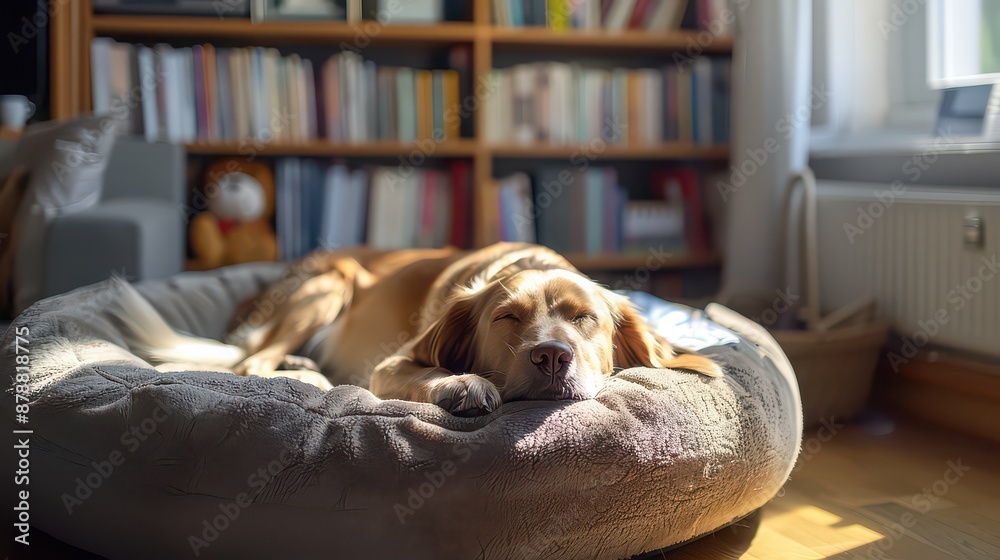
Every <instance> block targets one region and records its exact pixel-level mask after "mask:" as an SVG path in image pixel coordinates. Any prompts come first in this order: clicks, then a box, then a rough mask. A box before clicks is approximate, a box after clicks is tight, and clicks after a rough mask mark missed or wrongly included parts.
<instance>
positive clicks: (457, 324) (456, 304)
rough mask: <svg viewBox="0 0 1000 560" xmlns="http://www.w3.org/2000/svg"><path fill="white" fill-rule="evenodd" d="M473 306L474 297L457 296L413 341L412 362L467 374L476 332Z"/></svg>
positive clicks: (469, 295) (469, 369) (470, 367)
mask: <svg viewBox="0 0 1000 560" xmlns="http://www.w3.org/2000/svg"><path fill="white" fill-rule="evenodd" d="M475 303H476V295H475V294H461V295H458V296H456V297H454V298H453V299H451V300H450V301H449V302H448V303H447V304H446V305H445V309H444V313H443V314H442V316H441V318H440V319H438V320H437V321H435V322H433V323H431V325H430V326H428V327H427V329H425V330H424V332H422V333H420V334H419V335H418V336H417V339H416V340H415V341H414V345H413V359H414V361H415V362H417V363H420V364H425V365H427V366H434V367H443V368H445V369H447V370H449V371H452V372H454V373H469V372H470V371H471V370H472V363H473V348H472V345H473V341H474V340H475V332H476V320H475V317H476V315H475V314H474V308H475Z"/></svg>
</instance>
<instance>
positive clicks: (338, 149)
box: [187, 138, 729, 160]
mask: <svg viewBox="0 0 1000 560" xmlns="http://www.w3.org/2000/svg"><path fill="white" fill-rule="evenodd" d="M478 146H479V144H478V143H477V142H476V141H475V140H473V139H471V138H467V139H462V140H451V141H447V142H438V143H420V144H400V143H398V142H369V143H364V144H347V143H343V142H327V141H324V140H318V141H314V142H309V143H301V144H300V143H289V142H257V141H254V140H243V141H239V142H213V143H201V142H195V143H191V144H188V145H187V151H188V153H190V154H196V155H261V156H358V157H366V156H367V157H393V156H407V155H411V154H420V155H423V156H424V157H473V156H475V155H476V154H477V151H479V150H478ZM481 153H484V154H487V155H492V156H493V157H496V158H504V159H571V158H586V159H591V160H615V159H617V160H678V159H698V160H725V159H726V158H728V157H729V149H728V148H727V147H726V146H696V145H693V144H689V143H674V144H664V145H662V146H608V147H607V148H606V149H604V150H603V151H602V150H595V149H592V148H590V147H586V146H583V147H581V146H551V145H548V144H543V145H531V144H525V145H502V146H487V147H486V148H485V149H484V150H482V151H481Z"/></svg>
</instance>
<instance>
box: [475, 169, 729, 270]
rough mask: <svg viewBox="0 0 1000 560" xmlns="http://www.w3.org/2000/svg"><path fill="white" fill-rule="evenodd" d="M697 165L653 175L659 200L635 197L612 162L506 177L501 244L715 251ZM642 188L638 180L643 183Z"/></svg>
mask: <svg viewBox="0 0 1000 560" xmlns="http://www.w3.org/2000/svg"><path fill="white" fill-rule="evenodd" d="M699 183H700V178H699V175H698V173H697V171H695V170H694V169H692V168H688V167H676V168H670V169H664V170H660V171H658V172H656V173H654V174H653V182H652V184H651V185H646V187H651V188H647V189H645V190H646V191H648V192H651V193H652V194H653V196H654V198H653V199H648V200H642V199H637V200H630V199H629V190H636V191H637V190H641V189H625V188H624V187H622V186H621V185H620V184H619V180H618V174H617V172H616V170H615V169H614V168H611V167H590V168H588V169H586V170H570V169H565V168H560V167H546V168H542V169H540V170H538V171H537V172H536V173H534V175H533V176H528V175H527V174H524V173H515V174H513V175H510V176H508V177H505V178H503V179H500V180H499V181H498V187H499V188H498V190H497V193H498V195H497V196H498V200H497V205H496V207H497V209H498V213H497V216H495V217H494V218H495V220H496V223H497V224H498V231H497V235H498V238H499V239H500V240H501V241H523V242H528V243H540V244H542V245H547V246H549V247H551V248H552V249H554V250H556V251H559V252H562V253H572V254H582V253H585V254H591V255H599V254H616V253H643V252H646V251H647V250H648V249H649V248H650V247H658V248H665V249H666V250H669V251H671V252H675V253H685V252H704V251H707V250H708V248H709V241H708V237H707V230H706V225H705V217H704V214H703V209H702V203H701V195H700V189H699ZM635 186H638V185H635Z"/></svg>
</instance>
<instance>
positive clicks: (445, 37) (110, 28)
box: [91, 14, 733, 54]
mask: <svg viewBox="0 0 1000 560" xmlns="http://www.w3.org/2000/svg"><path fill="white" fill-rule="evenodd" d="M91 29H92V31H93V33H94V35H98V36H106V37H116V38H142V37H170V38H192V39H196V40H208V39H209V38H210V39H211V40H218V39H220V38H222V39H230V40H241V41H245V42H247V44H248V45H249V44H251V43H252V44H253V45H272V44H277V43H282V42H294V43H311V44H334V45H335V44H339V43H341V42H342V41H351V40H358V41H359V42H360V41H363V42H364V44H368V43H369V42H370V43H376V44H407V45H413V46H416V45H433V44H451V43H462V42H472V41H473V40H474V39H476V37H477V36H480V37H486V38H487V40H488V41H489V42H491V43H493V44H494V45H497V46H501V47H524V48H534V47H556V48H559V47H562V48H573V49H588V50H607V49H613V50H639V51H675V50H683V49H687V48H688V47H690V46H691V45H697V46H699V48H701V49H703V50H702V51H701V52H705V53H712V54H719V53H727V52H731V51H732V49H733V40H732V39H731V38H728V37H717V38H715V39H713V40H712V42H711V43H709V44H708V45H707V46H701V43H699V42H698V38H699V33H700V32H697V31H686V30H678V31H669V32H660V33H654V32H649V31H634V30H633V31H627V32H618V33H611V32H606V31H579V30H575V31H574V30H569V31H553V30H551V29H548V28H545V27H491V28H488V32H486V33H484V32H485V31H487V30H486V29H483V30H482V31H481V30H480V28H478V27H477V26H476V25H474V24H473V23H471V22H454V21H449V22H442V23H437V24H432V25H404V24H400V25H381V24H379V23H378V22H376V21H364V22H362V23H359V24H349V23H346V22H342V21H268V22H263V23H256V24H255V23H251V22H250V20H249V19H235V18H234V19H219V18H213V17H183V16H141V15H137V16H131V15H100V14H98V15H95V16H93V18H92V19H91Z"/></svg>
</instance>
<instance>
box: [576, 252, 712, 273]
mask: <svg viewBox="0 0 1000 560" xmlns="http://www.w3.org/2000/svg"><path fill="white" fill-rule="evenodd" d="M566 259H567V260H568V261H569V262H571V263H573V266H575V267H577V268H579V269H580V270H584V271H586V270H629V269H639V268H648V269H650V270H651V271H653V270H670V269H681V268H699V267H712V266H719V265H721V264H722V258H721V257H720V256H719V255H717V254H715V253H704V254H692V255H673V256H669V257H666V258H659V257H658V256H657V255H653V254H651V253H643V254H636V255H632V254H620V255H613V254H611V255H609V254H604V255H588V254H576V255H573V254H570V255H566Z"/></svg>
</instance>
